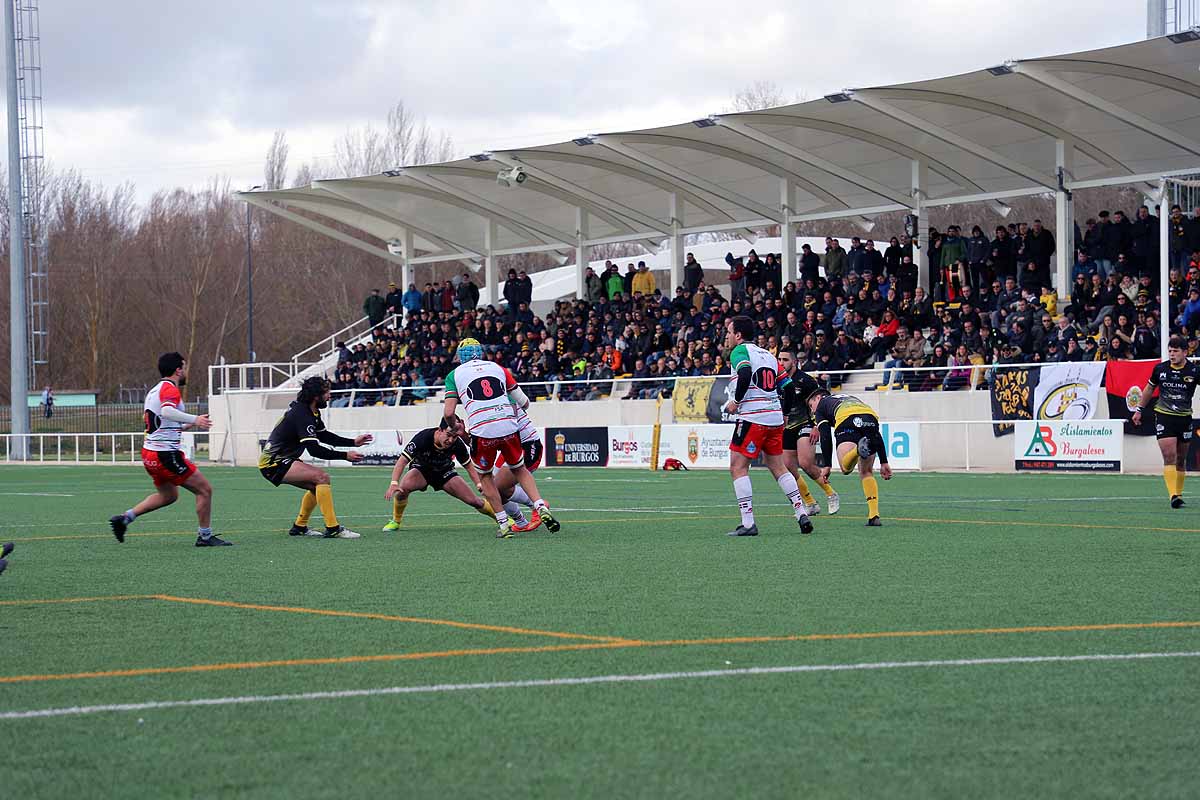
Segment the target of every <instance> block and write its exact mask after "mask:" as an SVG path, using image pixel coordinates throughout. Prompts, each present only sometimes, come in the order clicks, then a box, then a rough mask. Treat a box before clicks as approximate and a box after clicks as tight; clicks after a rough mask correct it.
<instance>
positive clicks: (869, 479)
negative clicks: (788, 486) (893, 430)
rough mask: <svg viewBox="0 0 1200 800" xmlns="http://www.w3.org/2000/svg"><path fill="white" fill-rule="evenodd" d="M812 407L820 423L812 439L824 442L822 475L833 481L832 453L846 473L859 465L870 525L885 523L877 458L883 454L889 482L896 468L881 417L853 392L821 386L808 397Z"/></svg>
mask: <svg viewBox="0 0 1200 800" xmlns="http://www.w3.org/2000/svg"><path fill="white" fill-rule="evenodd" d="M808 409H809V411H811V412H812V415H813V420H814V422H815V423H816V427H815V428H814V429H813V432H812V435H811V438H812V439H813V440H814V442H815V441H817V440H819V441H820V443H821V449H820V450H819V451H818V453H817V460H818V463H819V464H820V465H821V477H822V478H824V479H825V480H826V481H828V480H829V473H830V466H831V461H830V456H831V455H832V454H836V456H837V463H838V466H839V467H840V468H841V470H842V474H843V475H849V474H850V471H851V470H853V469H854V467H855V466H856V465H857V466H858V474H859V476H860V477H861V478H862V489H863V496H864V497H866V499H867V525H868V526H870V527H872V528H874V527H878V526H880V525H882V524H883V523H882V522H880V520H879V482H878V481H876V480H875V473H874V468H875V457H876V456H878V457H879V464H880V466H879V474H880V475H882V476H883V479H884V480H885V481H886V480H890V479H891V477H892V468H891V467H890V466H888V461H887V448H886V447H885V446H884V442H883V433H882V431H880V429H879V416H878V415H877V414H876V413H875V411H874V409H872V408H871V407H870V406H868V405H867V404H866V403H864V402H863V401H862V400H859V399H858V398H857V397H854V396H853V395H848V394H830V393H829V392H827V391H825V390H824V389H818V390H816V391H815V392H813V393H812V394H810V395H809V396H808Z"/></svg>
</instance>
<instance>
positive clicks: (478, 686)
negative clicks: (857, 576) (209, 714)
mask: <svg viewBox="0 0 1200 800" xmlns="http://www.w3.org/2000/svg"><path fill="white" fill-rule="evenodd" d="M1198 657H1200V651H1198V650H1193V651H1188V652H1182V653H1097V654H1092V655H1082V656H1013V657H1010V658H963V659H952V660H946V661H866V662H860V663H856V664H799V665H795V666H788V667H747V668H743V669H712V670H702V671H697V672H651V673H644V674H641V675H594V676H591V677H585V678H543V679H541V680H528V681H493V682H490V683H439V684H431V685H426V686H388V687H385V688H381V689H345V690H342V691H336V692H304V693H303V694H268V695H246V696H242V697H205V698H200V699H196V700H160V701H154V702H149V703H113V704H110V705H102V706H67V707H62V708H39V709H33V710H30V711H4V712H0V719H35V718H42V717H74V716H82V715H84V714H99V713H102V712H106V711H150V710H155V709H163V708H192V707H198V706H232V705H251V704H256V703H282V702H291V701H309V700H344V699H347V698H354V697H381V696H384V695H396V694H442V693H446V692H465V691H482V690H489V689H530V688H539V687H545V686H587V685H591V684H598V683H650V682H654V681H675V680H686V679H695V678H729V677H738V676H745V675H785V674H791V673H797V672H851V671H859V670H881V669H930V668H934V667H980V666H990V665H996V664H1061V663H1074V662H1081V661H1082V662H1086V661H1137V660H1144V659H1151V658H1198Z"/></svg>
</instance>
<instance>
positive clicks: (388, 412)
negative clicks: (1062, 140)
mask: <svg viewBox="0 0 1200 800" xmlns="http://www.w3.org/2000/svg"><path fill="white" fill-rule="evenodd" d="M614 394H617V393H615V392H614ZM618 396H619V395H618ZM859 396H860V397H861V398H862V399H863V401H865V402H866V403H867V404H868V405H870V406H871V407H873V408H874V409H876V411H878V412H879V416H880V419H882V420H883V421H884V422H908V421H913V422H920V423H921V467H922V469H926V470H964V469H968V470H979V471H981V472H1012V471H1013V437H1012V436H1011V435H1009V436H1002V437H999V438H997V437H995V436H993V435H992V428H991V424H990V422H988V420H990V419H991V412H992V409H991V401H990V398H989V395H988V392H985V391H974V392H863V393H861V394H860V395H859ZM292 397H293V395H291V394H267V393H261V392H244V393H243V392H237V393H231V394H225V395H215V396H213V397H210V398H209V413H210V415H211V416H212V419H213V430H212V435H211V436H210V438H209V441H210V443H211V445H210V446H211V452H212V459H213V460H214V461H219V462H222V463H230V462H231V461H233V463H236V464H239V465H246V464H253V463H254V462H256V461H257V460H258V454H259V441H260V440H261V439H263V438H265V437H266V435H267V433H269V432H270V430H271V428H272V427H274V425H275V422H276V421H277V420H278V419H279V417H280V415H281V414H282V413H283V409H285V408H286V407H287V404H288V403H289V402H290V401H291V399H292ZM441 409H442V405H441V403H436V402H427V403H422V404H420V405H416V406H401V407H399V408H392V407H387V406H373V407H370V408H330V409H327V410H326V411H325V421H326V424H327V425H328V426H329V428H330V429H331V430H333V431H337V432H339V433H352V432H355V431H365V430H398V431H404V432H411V431H417V430H420V429H421V428H428V427H431V426H433V425H436V424H437V423H438V420H439V418H440V416H441ZM529 412H530V416H531V417H532V418H533V421H534V423H535V424H537V425H538V426H539V427H580V426H590V425H652V424H654V421H655V408H654V401H653V400H620V399H606V400H596V401H592V402H572V403H568V402H555V401H542V402H539V403H534V404H533V405H531V406H530V409H529ZM661 421H662V423H663V424H670V423H673V422H674V421H675V417H674V414H673V411H672V407H671V403H670V401H666V402H664V403H663V405H662V416H661ZM1124 446H1125V457H1124V471H1126V472H1138V473H1149V474H1154V473H1157V472H1159V471H1160V470H1161V469H1162V458H1161V456H1160V455H1159V452H1158V445H1157V443H1156V442H1155V440H1154V438H1153V437H1144V436H1126V437H1125V442H1124ZM235 459H236V460H235ZM1081 479H1082V478H1081Z"/></svg>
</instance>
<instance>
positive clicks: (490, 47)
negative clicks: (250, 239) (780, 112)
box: [41, 0, 1146, 198]
mask: <svg viewBox="0 0 1200 800" xmlns="http://www.w3.org/2000/svg"><path fill="white" fill-rule="evenodd" d="M1145 31H1146V4H1145V2H1144V0H1101V2H1096V0H1054V2H1045V0H1004V1H1003V2H995V0H986V1H985V0H918V1H916V2H914V1H913V0H910V1H909V2H895V1H894V0H857V2H840V3H839V2H816V0H790V1H787V0H778V1H777V0H758V2H754V3H740V2H729V0H688V2H655V0H642V2H638V0H592V1H591V2H587V1H582V2H581V1H577V0H548V1H547V2H534V1H533V0H505V2H496V1H493V2H482V1H479V2H464V1H462V0H448V1H447V2H436V3H435V2H431V1H430V0H425V1H424V2H400V1H399V0H390V1H389V2H374V1H373V0H364V1H363V2H352V1H351V0H345V1H344V2H325V0H239V1H238V2H229V1H227V0H205V2H194V0H116V2H108V3H102V2H94V0H46V2H43V3H42V4H41V35H42V67H43V75H44V78H43V83H44V94H45V119H46V134H45V139H46V153H47V156H48V157H49V159H50V160H51V162H52V163H53V164H54V165H55V166H56V167H58V168H60V169H61V168H66V167H71V168H75V169H78V170H80V171H81V172H83V173H84V174H85V175H86V176H88V177H90V178H93V179H96V180H100V181H102V182H104V183H105V184H107V185H113V184H116V183H120V182H123V181H130V182H133V183H134V184H135V185H136V186H137V189H138V194H139V196H140V197H142V198H145V197H146V196H148V195H149V194H150V193H151V192H153V191H154V190H157V189H160V188H168V187H174V186H200V185H203V184H204V183H205V182H206V181H207V180H208V179H209V178H211V177H212V176H214V175H222V176H227V177H228V178H229V179H230V180H231V181H232V182H233V184H234V186H235V187H246V186H250V185H252V184H255V183H260V182H261V181H262V174H263V173H262V164H263V158H264V155H265V153H266V150H267V147H268V145H269V144H270V141H271V137H272V135H273V133H274V131H275V130H277V129H282V130H286V131H287V134H288V139H289V143H290V145H291V157H290V165H291V168H292V169H293V170H294V169H295V167H297V166H298V165H299V164H300V163H301V162H305V161H310V160H313V159H328V158H329V157H330V155H331V154H332V152H333V143H334V141H335V140H336V139H337V138H338V137H339V136H340V135H341V134H342V133H344V132H345V131H346V130H347V129H349V128H357V127H361V126H362V125H365V124H366V123H368V122H372V121H373V122H375V123H377V124H379V123H382V121H383V119H384V117H385V115H386V112H387V109H388V107H389V106H391V105H392V104H394V103H395V102H396V101H398V100H403V101H405V102H406V103H407V104H408V105H409V106H410V108H412V109H414V110H416V111H418V112H419V113H421V114H423V115H424V116H425V117H426V118H427V119H428V121H429V122H430V124H431V125H432V126H434V127H435V128H438V129H444V130H446V131H447V132H448V133H450V134H451V135H452V136H453V138H454V141H455V151H456V154H457V155H460V156H463V155H468V154H470V153H473V152H478V151H481V150H486V149H499V148H503V147H516V146H519V145H533V144H544V143H547V142H554V141H562V140H565V139H569V138H571V137H573V136H579V135H581V134H585V133H598V132H604V131H613V130H623V129H629V128H641V127H648V126H654V125H662V124H668V123H674V122H681V121H685V120H690V119H695V118H696V117H698V116H702V115H704V114H707V113H710V112H713V111H719V110H721V109H722V108H723V107H724V106H726V105H727V104H728V103H729V101H730V97H731V96H732V94H733V93H734V92H735V91H737V90H738V89H739V88H743V87H745V86H747V85H749V84H750V83H752V82H754V81H757V80H771V81H774V82H775V83H776V84H777V85H778V86H779V87H780V88H781V89H782V90H784V91H785V92H787V93H788V94H789V95H794V94H796V93H804V94H806V95H807V96H808V97H809V98H813V97H818V96H820V95H822V94H826V93H828V92H830V91H836V90H838V89H842V88H846V87H858V86H870V85H878V84H885V83H896V82H900V81H907V80H914V79H920V78H932V77H938V76H943V75H950V74H954V73H957V72H964V71H969V70H972V69H977V68H980V67H985V66H989V65H992V64H996V63H999V62H1001V61H1003V60H1005V59H1006V58H1028V57H1035V56H1040V55H1049V54H1053V53H1066V52H1073V51H1076V50H1087V49H1092V48H1096V47H1104V46H1109V45H1115V44H1122V43H1126V42H1130V41H1135V40H1137V39H1140V38H1144V36H1145Z"/></svg>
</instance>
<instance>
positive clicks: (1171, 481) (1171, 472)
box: [1163, 464, 1180, 497]
mask: <svg viewBox="0 0 1200 800" xmlns="http://www.w3.org/2000/svg"><path fill="white" fill-rule="evenodd" d="M1163 482H1164V483H1166V484H1167V494H1169V495H1170V496H1171V497H1174V496H1175V495H1177V494H1179V493H1178V492H1177V491H1175V486H1176V484H1178V483H1179V482H1180V481H1179V478H1178V476H1177V474H1176V470H1175V465H1174V464H1169V465H1167V466H1165V467H1163Z"/></svg>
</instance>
